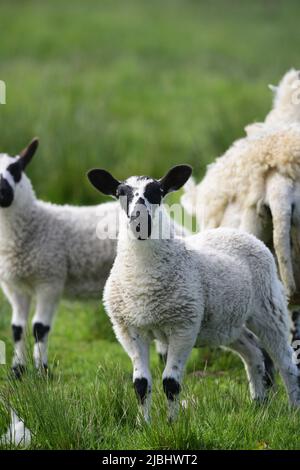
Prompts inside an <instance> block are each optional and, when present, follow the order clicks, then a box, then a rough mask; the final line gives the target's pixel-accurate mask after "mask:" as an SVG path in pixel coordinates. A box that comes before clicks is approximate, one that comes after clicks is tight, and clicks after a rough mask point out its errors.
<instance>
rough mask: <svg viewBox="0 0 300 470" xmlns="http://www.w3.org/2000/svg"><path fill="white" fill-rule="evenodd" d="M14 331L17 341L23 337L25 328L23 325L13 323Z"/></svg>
mask: <svg viewBox="0 0 300 470" xmlns="http://www.w3.org/2000/svg"><path fill="white" fill-rule="evenodd" d="M12 333H13V338H14V342H15V343H17V342H18V341H20V339H21V338H22V333H23V328H22V327H21V326H17V325H12Z"/></svg>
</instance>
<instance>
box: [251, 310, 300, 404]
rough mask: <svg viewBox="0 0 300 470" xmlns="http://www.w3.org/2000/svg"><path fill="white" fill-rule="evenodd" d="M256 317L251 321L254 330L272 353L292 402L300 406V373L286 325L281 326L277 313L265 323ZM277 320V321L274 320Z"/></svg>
mask: <svg viewBox="0 0 300 470" xmlns="http://www.w3.org/2000/svg"><path fill="white" fill-rule="evenodd" d="M262 319H263V317H261V318H260V319H259V320H258V319H256V320H254V321H251V322H249V326H250V328H251V330H252V331H254V333H255V334H256V335H257V336H258V338H259V339H260V341H261V343H262V344H263V346H264V348H265V349H266V350H267V352H268V353H269V354H270V356H271V358H272V359H273V361H274V364H275V366H277V367H278V369H279V372H280V374H281V376H282V378H283V381H284V383H285V386H286V389H287V392H288V395H289V399H290V403H291V404H292V405H294V406H297V407H299V406H300V374H299V370H298V367H297V365H296V363H295V355H294V351H293V348H292V347H291V346H290V345H289V341H288V335H287V330H286V325H284V326H283V324H282V327H281V323H277V322H276V314H274V313H273V319H272V318H271V320H273V321H272V322H270V321H268V322H267V323H266V324H264V323H263V322H262V321H261V320H262ZM274 320H275V321H274Z"/></svg>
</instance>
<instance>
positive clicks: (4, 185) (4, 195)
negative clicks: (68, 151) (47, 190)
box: [0, 138, 38, 209]
mask: <svg viewBox="0 0 300 470" xmlns="http://www.w3.org/2000/svg"><path fill="white" fill-rule="evenodd" d="M37 147H38V139H37V138H35V139H33V140H32V141H31V142H30V144H29V145H28V146H27V147H26V148H25V149H24V150H22V152H20V154H19V155H17V156H16V157H10V156H9V155H7V154H0V208H4V209H5V208H8V207H10V206H11V205H12V204H13V202H14V200H15V199H16V197H17V194H19V195H20V197H21V198H24V197H25V191H24V190H25V187H27V188H28V192H30V193H31V191H32V189H31V184H30V181H29V180H28V178H27V177H26V176H25V174H24V170H25V168H26V167H27V165H28V163H29V162H30V160H31V159H32V157H33V155H34V154H35V152H36V149H37ZM21 189H22V191H21Z"/></svg>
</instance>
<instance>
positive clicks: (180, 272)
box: [88, 165, 300, 421]
mask: <svg viewBox="0 0 300 470" xmlns="http://www.w3.org/2000/svg"><path fill="white" fill-rule="evenodd" d="M191 171H192V170H191V167H190V166H188V165H178V166H175V167H173V168H171V169H170V170H169V172H168V173H167V174H166V175H165V176H164V177H163V178H161V179H159V180H155V179H153V178H150V177H147V176H139V177H130V178H128V179H126V180H125V181H119V180H117V179H115V178H114V177H113V176H112V175H111V174H110V173H109V172H107V171H105V170H102V169H93V170H90V171H89V173H88V177H89V180H90V182H91V184H92V185H93V186H94V187H95V188H97V189H98V190H99V191H101V192H102V193H104V194H106V195H110V196H113V197H114V198H117V199H119V200H120V205H121V208H122V214H121V216H120V229H119V239H118V246H117V255H116V258H115V261H114V264H113V267H112V270H111V273H110V276H109V278H108V280H107V282H106V285H105V287H104V295H103V300H104V305H105V308H106V311H107V313H108V315H109V317H110V320H111V322H112V325H113V328H114V331H115V334H116V336H117V338H118V340H119V342H120V343H121V345H122V346H123V348H124V349H125V351H126V352H127V354H128V355H129V357H130V359H131V361H132V364H133V383H134V389H135V391H136V394H137V397H138V400H139V404H140V408H141V411H142V413H143V415H144V418H145V420H146V421H149V420H150V403H151V372H150V369H149V344H150V341H151V340H152V339H158V340H159V341H160V342H161V343H163V344H165V345H166V346H167V351H168V353H167V362H166V366H165V369H164V372H163V376H162V378H163V389H164V392H165V395H166V397H167V400H168V409H169V419H170V420H171V421H172V420H173V419H175V418H176V416H177V412H178V407H179V400H178V397H179V392H180V389H181V382H182V376H183V372H184V367H185V364H186V361H187V359H188V357H189V355H190V353H191V351H192V348H193V347H200V346H202V345H211V346H214V347H218V346H221V347H226V348H229V349H231V350H232V351H234V352H236V353H237V354H239V355H240V356H241V358H242V360H243V361H244V363H245V367H246V371H247V375H248V378H249V383H250V393H251V397H252V398H253V399H255V400H258V401H264V400H265V398H266V396H267V389H268V385H269V383H268V380H267V375H266V371H265V363H264V355H263V351H262V349H261V346H260V342H259V340H260V341H261V344H262V346H263V347H264V348H265V349H266V350H267V352H268V353H269V354H270V356H271V357H272V359H273V360H274V362H275V364H277V366H278V368H279V371H280V373H281V375H282V377H283V380H284V382H285V385H286V388H287V391H288V394H289V399H290V402H291V404H292V405H294V406H297V407H299V405H300V386H299V372H298V368H297V366H296V365H295V364H294V362H293V350H292V348H291V346H290V345H289V342H288V333H289V316H288V312H287V305H286V299H285V295H284V292H283V287H282V284H281V283H280V281H279V279H278V277H277V273H276V266H275V261H274V258H273V256H272V254H271V253H270V251H269V250H268V249H267V247H266V246H265V245H264V244H263V243H262V242H261V241H259V240H257V239H256V238H255V237H254V236H252V235H250V234H247V233H244V232H240V231H236V230H232V229H226V228H219V229H215V230H208V231H205V232H203V233H199V234H197V235H192V236H188V237H185V238H181V237H178V236H176V234H175V233H174V231H172V230H170V219H169V217H168V215H166V211H165V208H164V206H163V204H162V202H163V198H164V196H166V195H167V194H168V193H170V192H171V191H176V190H178V189H179V188H181V187H182V186H183V184H184V183H185V182H186V181H187V180H188V178H189V177H190V175H191Z"/></svg>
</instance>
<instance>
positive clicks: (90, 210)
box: [0, 139, 119, 377]
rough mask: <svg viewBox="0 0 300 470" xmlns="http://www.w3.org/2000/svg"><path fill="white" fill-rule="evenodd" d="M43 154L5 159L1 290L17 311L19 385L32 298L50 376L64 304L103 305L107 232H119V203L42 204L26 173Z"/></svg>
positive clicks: (0, 203) (110, 251)
mask: <svg viewBox="0 0 300 470" xmlns="http://www.w3.org/2000/svg"><path fill="white" fill-rule="evenodd" d="M37 146H38V140H37V139H34V140H33V141H32V142H31V143H30V144H29V146H28V147H27V148H26V149H25V150H23V152H21V153H20V155H19V156H17V157H15V158H13V157H10V156H8V155H6V154H0V282H1V287H2V289H3V292H4V294H5V296H6V297H7V299H8V300H9V302H10V304H11V306H12V330H13V337H14V344H15V352H14V358H13V370H14V372H15V374H16V376H17V377H19V376H20V375H21V374H22V373H23V372H24V369H25V334H24V329H25V326H26V323H27V319H28V314H29V309H30V303H31V300H32V298H33V297H35V299H36V308H35V314H34V317H33V334H34V338H35V346H34V360H35V364H36V367H37V368H39V369H44V368H45V369H46V368H47V338H48V334H49V331H50V328H51V324H52V320H53V315H54V312H55V310H56V307H57V305H58V302H59V300H60V298H61V297H62V296H64V297H66V298H70V299H73V298H76V299H81V298H82V299H91V298H95V299H96V298H98V297H99V293H100V292H101V289H102V288H103V286H104V283H105V281H106V279H107V276H108V274H109V271H110V269H111V266H112V263H113V260H114V257H115V254H116V236H114V237H112V238H110V237H109V236H106V233H105V230H106V227H110V228H111V227H113V228H114V229H115V228H116V223H117V222H118V214H119V207H118V204H117V203H105V204H100V205H97V206H90V207H73V206H68V205H65V206H59V205H54V204H50V203H46V202H43V201H40V200H38V199H37V198H36V196H35V193H34V191H33V189H32V186H31V183H30V181H29V179H28V177H27V176H26V175H25V173H24V170H25V168H26V166H27V165H28V163H29V162H30V160H31V158H32V157H33V155H34V153H35V151H36V149H37ZM102 232H104V233H103V234H102ZM102 235H103V236H102Z"/></svg>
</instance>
